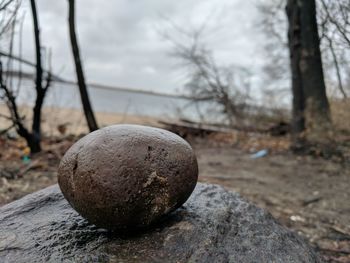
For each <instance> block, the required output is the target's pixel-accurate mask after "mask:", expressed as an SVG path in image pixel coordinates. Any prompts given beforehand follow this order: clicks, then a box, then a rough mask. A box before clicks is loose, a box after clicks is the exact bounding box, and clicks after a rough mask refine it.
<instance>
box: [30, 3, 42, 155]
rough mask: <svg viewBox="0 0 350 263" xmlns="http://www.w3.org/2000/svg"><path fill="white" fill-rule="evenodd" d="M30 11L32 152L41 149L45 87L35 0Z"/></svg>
mask: <svg viewBox="0 0 350 263" xmlns="http://www.w3.org/2000/svg"><path fill="white" fill-rule="evenodd" d="M30 5H31V11H32V16H33V27H34V40H35V53H36V77H35V89H36V100H35V105H34V108H33V123H32V136H31V137H32V140H31V141H30V142H29V143H28V144H29V147H30V148H31V152H32V153H37V152H40V151H41V146H40V141H41V109H42V106H43V104H44V98H45V95H46V89H44V88H43V86H42V83H43V69H42V56H41V42H40V27H39V19H38V13H37V8H36V3H35V0H30Z"/></svg>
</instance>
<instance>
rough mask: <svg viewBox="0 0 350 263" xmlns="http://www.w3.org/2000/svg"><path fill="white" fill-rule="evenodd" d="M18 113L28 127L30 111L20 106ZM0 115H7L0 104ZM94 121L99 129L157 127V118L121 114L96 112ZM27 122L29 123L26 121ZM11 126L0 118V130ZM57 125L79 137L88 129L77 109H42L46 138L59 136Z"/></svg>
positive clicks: (29, 108)
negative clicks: (123, 124)
mask: <svg viewBox="0 0 350 263" xmlns="http://www.w3.org/2000/svg"><path fill="white" fill-rule="evenodd" d="M20 112H21V114H22V116H25V120H26V122H25V123H26V125H27V126H28V127H29V125H30V123H31V122H30V120H31V116H32V109H31V107H28V106H21V107H20ZM0 113H1V114H4V115H9V114H8V110H7V107H6V106H5V105H4V104H0ZM96 119H97V121H98V123H99V126H100V127H103V126H108V125H112V124H120V123H129V124H142V125H150V126H159V124H158V120H159V119H157V118H152V117H146V116H135V115H128V114H121V113H107V112H97V113H96ZM28 120H29V121H28ZM10 125H11V122H10V121H9V120H6V119H4V118H3V117H0V130H3V129H6V128H8V127H9V126H10ZM59 125H65V126H66V128H67V130H66V134H74V135H79V134H82V133H87V132H88V128H87V126H86V122H85V118H84V115H83V113H82V111H81V110H78V109H66V108H57V107H45V108H43V115H42V130H43V133H44V134H45V135H46V136H53V135H60V133H59V131H58V126H59Z"/></svg>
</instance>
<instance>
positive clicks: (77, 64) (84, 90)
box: [68, 0, 98, 131]
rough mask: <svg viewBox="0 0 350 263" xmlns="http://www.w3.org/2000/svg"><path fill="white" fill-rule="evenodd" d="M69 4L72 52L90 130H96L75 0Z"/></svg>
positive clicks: (70, 0) (69, 1) (69, 0)
mask: <svg viewBox="0 0 350 263" xmlns="http://www.w3.org/2000/svg"><path fill="white" fill-rule="evenodd" d="M68 5H69V16H68V23H69V34H70V40H71V46H72V54H73V58H74V63H75V69H76V74H77V79H78V86H79V91H80V97H81V102H82V105H83V109H84V113H85V118H86V122H87V124H88V126H89V129H90V131H94V130H97V129H98V125H97V122H96V119H95V115H94V112H93V109H92V106H91V103H90V98H89V93H88V89H87V86H86V83H85V76H84V71H83V65H82V61H81V58H80V51H79V45H78V40H77V35H76V32H75V0H68Z"/></svg>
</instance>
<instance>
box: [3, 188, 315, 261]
mask: <svg viewBox="0 0 350 263" xmlns="http://www.w3.org/2000/svg"><path fill="white" fill-rule="evenodd" d="M0 233H1V235H0V262H4V263H22V262H23V263H28V262H142V263H144V262H170V263H171V262H179V263H181V262H201V263H202V262H203V263H205V262H207V263H213V262H232V263H233V262H246V263H248V262H281V263H282V262H283V263H288V262H321V261H320V260H319V259H318V256H317V255H316V254H315V252H314V251H313V249H312V248H310V246H309V245H308V244H307V243H306V242H305V241H304V240H302V239H300V238H299V237H298V236H297V235H296V234H293V233H292V232H290V231H289V230H287V229H285V228H284V227H282V226H280V225H279V224H278V223H276V221H275V220H274V219H273V218H272V217H271V216H270V215H269V214H268V213H266V212H265V211H264V210H262V209H260V208H257V207H255V206H254V205H252V204H250V203H248V202H246V201H245V200H242V199H241V198H240V197H239V196H238V195H237V194H235V193H231V192H227V191H226V190H224V189H223V188H221V187H219V186H215V185H203V184H198V185H197V187H196V189H195V191H194V192H193V194H192V195H191V197H190V198H189V200H188V201H187V202H186V203H185V205H184V206H183V207H181V208H179V209H177V210H176V211H174V212H173V213H171V214H170V215H169V216H168V217H167V218H166V219H164V221H162V222H161V223H158V224H157V225H156V226H154V227H153V228H151V229H148V230H146V231H144V232H142V233H139V234H135V233H134V234H131V233H129V234H124V235H120V234H111V233H108V232H106V231H105V230H101V229H97V228H96V227H94V226H92V225H90V224H89V223H88V222H87V221H86V220H85V219H84V218H82V217H81V216H80V215H79V214H78V213H77V212H76V211H75V210H73V209H72V208H71V206H70V205H69V204H68V203H67V201H66V200H65V199H64V197H63V195H62V194H61V192H60V190H59V187H58V186H57V185H56V186H52V187H50V188H47V189H44V190H42V191H40V192H37V193H34V194H32V195H28V196H27V197H25V198H23V199H21V200H19V201H16V202H13V203H11V204H8V205H6V206H4V207H2V208H0Z"/></svg>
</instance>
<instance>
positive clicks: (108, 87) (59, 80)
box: [5, 71, 193, 100]
mask: <svg viewBox="0 0 350 263" xmlns="http://www.w3.org/2000/svg"><path fill="white" fill-rule="evenodd" d="M5 73H7V74H9V75H12V76H15V77H19V76H20V75H21V78H23V79H29V80H33V81H34V75H33V74H32V73H28V72H22V73H20V72H17V71H13V72H5ZM53 82H56V83H63V84H68V85H73V86H77V85H78V84H77V83H76V82H75V81H73V80H67V79H64V78H61V77H59V76H56V75H54V76H53ZM87 86H88V87H89V88H94V89H103V90H110V91H125V92H132V93H142V94H146V95H153V96H159V97H167V98H178V99H186V100H193V98H192V97H190V96H186V95H176V94H171V93H162V92H155V91H150V90H144V89H133V88H127V87H116V86H111V85H106V84H99V83H94V82H92V83H87Z"/></svg>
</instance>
